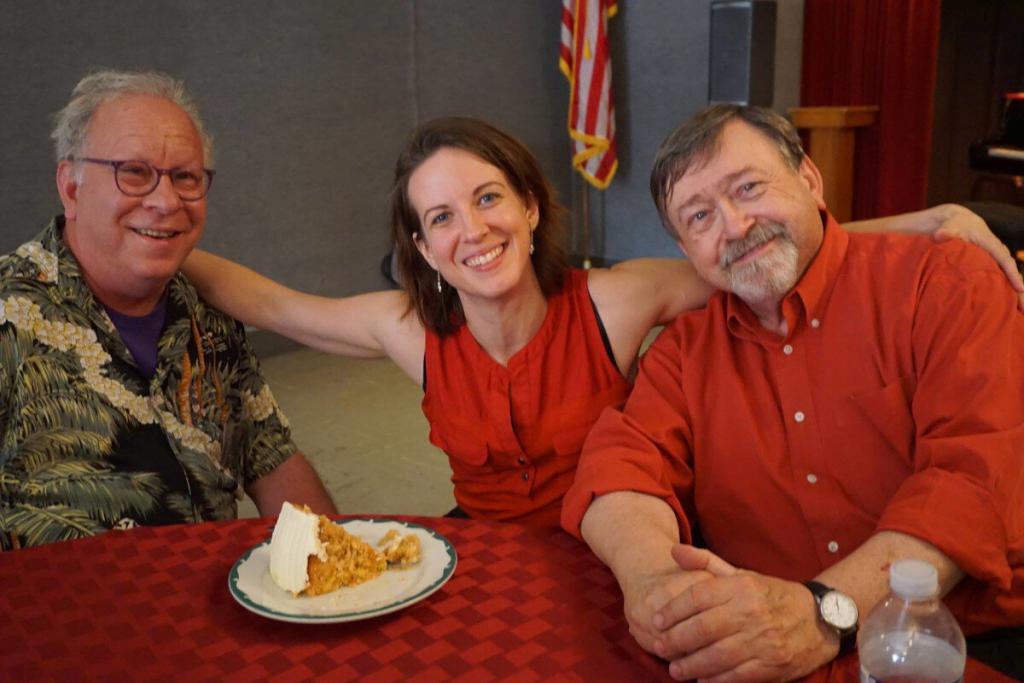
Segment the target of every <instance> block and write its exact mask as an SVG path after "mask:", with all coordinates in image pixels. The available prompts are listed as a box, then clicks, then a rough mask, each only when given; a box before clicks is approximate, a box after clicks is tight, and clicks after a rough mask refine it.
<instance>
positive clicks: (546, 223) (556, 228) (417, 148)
mask: <svg viewBox="0 0 1024 683" xmlns="http://www.w3.org/2000/svg"><path fill="white" fill-rule="evenodd" d="M445 147H452V148H456V149H461V150H465V151H467V152H470V153H471V154H474V155H476V156H478V157H480V159H482V160H484V161H486V162H487V163H489V164H491V165H493V166H494V167H496V168H497V169H498V170H500V171H501V172H502V173H503V174H505V178H506V179H507V180H508V182H509V185H510V186H511V187H512V189H513V190H514V191H515V192H516V194H517V195H519V198H520V199H521V200H523V201H524V202H528V201H530V200H532V201H533V202H535V203H536V205H537V209H538V212H539V216H540V219H539V222H538V223H537V228H536V230H535V231H534V233H533V245H534V252H533V255H532V256H531V257H530V260H531V262H532V263H533V269H534V271H535V272H536V274H537V280H538V281H539V282H540V288H541V291H542V292H543V293H544V296H546V297H550V296H551V295H552V294H555V293H556V292H558V291H559V290H560V289H561V287H562V283H563V280H564V277H565V272H566V270H567V269H568V267H569V263H568V258H567V256H566V253H565V242H564V231H565V229H564V226H563V223H562V214H563V210H562V208H561V207H560V206H559V205H558V204H557V203H556V202H555V199H554V192H553V190H552V189H551V186H550V185H549V184H548V181H547V179H546V178H545V177H544V173H543V171H541V168H540V164H538V163H537V160H536V158H534V156H533V154H531V153H530V150H528V149H527V148H526V147H525V145H523V144H522V143H521V142H519V141H518V140H516V139H515V138H513V137H512V136H511V135H508V134H507V133H505V132H503V131H501V130H499V129H497V128H495V127H494V126H492V125H490V124H488V123H484V122H483V121H480V120H478V119H471V118H462V117H450V118H441V119H434V120H433V121H429V122H427V123H425V124H423V125H422V126H420V127H419V128H417V129H416V130H415V131H414V132H413V134H412V137H411V138H410V140H409V143H408V144H407V145H406V147H405V150H404V151H403V152H402V153H401V155H399V157H398V161H397V162H396V163H395V179H394V183H393V184H392V186H391V199H390V220H391V239H392V241H393V243H394V245H395V259H396V266H397V269H398V273H397V274H398V281H399V283H400V284H401V286H402V289H404V290H405V292H406V294H408V295H409V302H410V309H415V310H416V314H417V316H418V317H419V319H420V321H421V322H422V323H423V325H424V327H426V328H427V329H429V330H431V331H432V332H435V333H436V334H438V335H440V336H445V335H448V334H451V333H452V332H454V331H455V330H456V329H458V327H459V326H460V325H461V324H462V323H463V322H465V316H464V314H463V311H462V303H461V301H459V297H458V293H457V292H456V291H455V290H454V289H452V288H451V287H450V286H449V285H448V284H447V283H444V285H443V287H442V291H441V292H438V291H437V274H436V273H435V271H434V269H433V268H431V267H430V265H428V264H427V262H426V261H425V260H424V259H423V256H422V255H421V254H420V253H419V251H418V250H417V248H416V242H415V238H414V235H415V234H416V233H419V232H421V231H422V227H421V226H420V221H419V217H418V216H417V214H416V210H415V209H414V208H413V206H412V202H411V201H410V200H409V178H410V177H411V176H412V174H413V172H414V171H415V170H416V169H417V168H419V167H420V165H421V164H422V163H423V162H424V161H426V160H427V159H429V158H430V157H431V155H433V154H434V153H435V152H437V151H438V150H440V149H443V148H445Z"/></svg>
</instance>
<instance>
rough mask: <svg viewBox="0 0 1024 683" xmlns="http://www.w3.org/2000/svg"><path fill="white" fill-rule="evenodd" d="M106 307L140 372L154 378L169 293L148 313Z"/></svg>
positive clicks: (146, 376)
mask: <svg viewBox="0 0 1024 683" xmlns="http://www.w3.org/2000/svg"><path fill="white" fill-rule="evenodd" d="M104 308H106V309H107V315H109V316H110V320H111V322H113V323H114V327H116V328H117V332H118V334H120V335H121V339H122V340H124V343H125V346H127V347H128V350H129V351H131V352H132V358H134V359H135V364H136V365H137V366H138V367H139V372H141V373H142V375H143V377H145V378H146V379H152V378H153V374H154V373H155V372H156V356H157V344H158V343H159V341H160V334H161V333H162V332H163V331H164V322H165V320H166V319H167V294H166V293H165V294H164V295H163V296H162V297H160V302H159V303H157V305H156V308H154V309H153V310H152V311H151V312H149V313H147V314H146V315H138V316H136V315H125V314H124V313H118V312H117V311H115V310H113V309H111V308H107V307H106V306H104Z"/></svg>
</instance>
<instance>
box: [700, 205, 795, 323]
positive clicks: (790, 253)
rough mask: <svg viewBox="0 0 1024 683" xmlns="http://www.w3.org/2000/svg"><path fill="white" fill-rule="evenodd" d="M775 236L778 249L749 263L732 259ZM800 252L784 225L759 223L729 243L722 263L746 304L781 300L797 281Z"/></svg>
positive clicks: (732, 285) (730, 287)
mask: <svg viewBox="0 0 1024 683" xmlns="http://www.w3.org/2000/svg"><path fill="white" fill-rule="evenodd" d="M772 238H777V239H776V244H775V248H774V249H772V250H771V251H769V252H768V253H767V254H766V255H764V256H762V257H760V258H758V259H755V260H753V261H750V262H748V263H742V264H736V265H733V261H735V260H736V259H738V258H740V257H741V256H743V255H744V254H746V253H747V252H749V251H751V250H752V249H756V248H757V247H759V246H761V245H762V244H764V243H766V242H768V241H769V240H771V239H772ZM799 260H800V252H799V250H798V249H797V248H796V243H794V242H793V238H792V237H791V236H790V234H789V231H788V230H786V228H785V226H783V225H781V224H779V223H760V222H759V223H758V224H757V225H755V226H754V227H753V228H752V229H751V230H750V232H748V233H747V235H746V236H745V237H744V238H743V239H740V240H735V241H733V242H730V243H729V244H727V245H726V248H725V252H724V253H723V254H722V258H721V260H720V263H719V265H720V266H721V268H722V269H723V271H724V273H725V276H726V279H727V280H728V281H729V289H730V290H731V291H732V292H733V293H734V294H735V295H736V296H738V297H739V298H741V299H743V300H744V301H746V302H747V303H756V302H762V301H767V300H770V299H780V298H781V297H782V295H784V294H785V293H786V292H788V291H789V290H790V289H792V288H793V286H794V285H795V284H796V281H797V278H798V276H799V273H798V272H797V266H798V263H799Z"/></svg>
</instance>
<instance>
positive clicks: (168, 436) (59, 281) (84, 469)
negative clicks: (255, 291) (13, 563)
mask: <svg viewBox="0 0 1024 683" xmlns="http://www.w3.org/2000/svg"><path fill="white" fill-rule="evenodd" d="M63 224H64V219H63V217H57V218H55V219H54V220H53V221H52V222H51V223H50V225H49V227H47V228H46V230H44V231H43V232H42V233H41V234H40V235H39V236H38V237H37V239H36V240H34V241H32V242H28V243H26V244H23V245H22V246H21V247H19V248H18V249H17V251H16V252H14V253H13V254H9V255H7V256H5V257H2V258H0V549H2V548H10V547H18V546H30V545H38V544H41V543H49V542H53V541H61V540H67V539H73V538H79V537H82V536H89V535H92V534H95V533H99V532H102V531H106V530H108V529H112V528H130V527H133V526H136V525H152V524H173V523H180V522H191V521H203V520H216V519H231V518H233V517H235V516H236V514H237V498H239V497H240V496H241V490H242V486H243V485H248V484H250V483H252V482H253V481H255V480H257V479H259V478H260V477H262V476H263V475H265V474H267V473H269V472H270V471H272V470H273V469H274V468H275V467H277V465H278V464H280V463H281V462H282V461H284V460H285V459H286V458H288V457H289V456H290V455H291V454H292V453H294V452H295V450H296V448H295V444H294V443H293V442H292V439H291V432H290V429H289V427H288V422H287V420H286V419H285V417H284V415H283V414H282V413H281V411H280V409H279V408H278V406H277V403H276V402H275V401H274V398H273V396H272V395H271V393H270V389H269V388H268V387H267V384H266V382H265V381H264V379H263V376H262V375H261V373H260V370H259V364H258V362H257V360H256V357H255V355H254V353H253V351H252V348H251V347H250V346H249V344H248V342H247V341H246V339H245V333H244V330H243V328H242V326H241V324H240V323H238V322H237V321H235V320H233V319H231V318H229V317H227V316H226V315H224V314H222V313H220V312H218V311H217V310H215V309H214V308H212V307H210V306H209V305H207V304H206V303H205V302H203V301H202V300H200V299H199V297H198V295H197V293H196V291H195V289H193V288H192V286H191V285H189V283H188V281H187V280H186V279H185V277H184V276H183V275H181V274H180V273H179V274H178V275H176V276H175V277H174V278H173V279H172V280H171V282H170V284H169V285H168V291H167V322H166V324H165V327H164V330H163V333H162V335H161V338H160V341H159V349H158V360H157V367H156V372H155V374H154V375H153V377H152V378H151V379H147V378H146V377H144V376H143V375H142V374H141V373H140V372H139V370H138V368H137V367H136V365H135V361H134V360H133V358H132V355H131V353H130V352H129V350H128V348H127V346H125V344H124V342H123V341H122V339H121V337H120V335H119V334H118V332H117V330H116V329H115V327H114V325H113V323H112V322H111V320H110V317H109V316H108V315H107V313H106V311H105V310H104V309H103V307H102V306H101V305H100V304H99V302H97V301H96V299H95V298H93V295H92V292H91V291H90V289H89V287H88V286H87V285H86V283H85V280H84V279H83V278H82V275H81V274H80V272H79V268H78V262H77V261H76V260H75V257H74V256H73V255H72V254H71V252H70V251H69V250H68V248H67V247H66V246H65V244H64V241H63V239H62V238H61V233H62V229H63Z"/></svg>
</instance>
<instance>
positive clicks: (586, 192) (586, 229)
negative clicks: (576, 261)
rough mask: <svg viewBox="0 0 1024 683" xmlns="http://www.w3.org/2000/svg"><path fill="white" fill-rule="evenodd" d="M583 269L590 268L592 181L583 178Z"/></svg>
mask: <svg viewBox="0 0 1024 683" xmlns="http://www.w3.org/2000/svg"><path fill="white" fill-rule="evenodd" d="M582 218H583V239H582V241H583V269H584V270H590V183H588V182H587V180H586V178H584V179H583V211H582Z"/></svg>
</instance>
